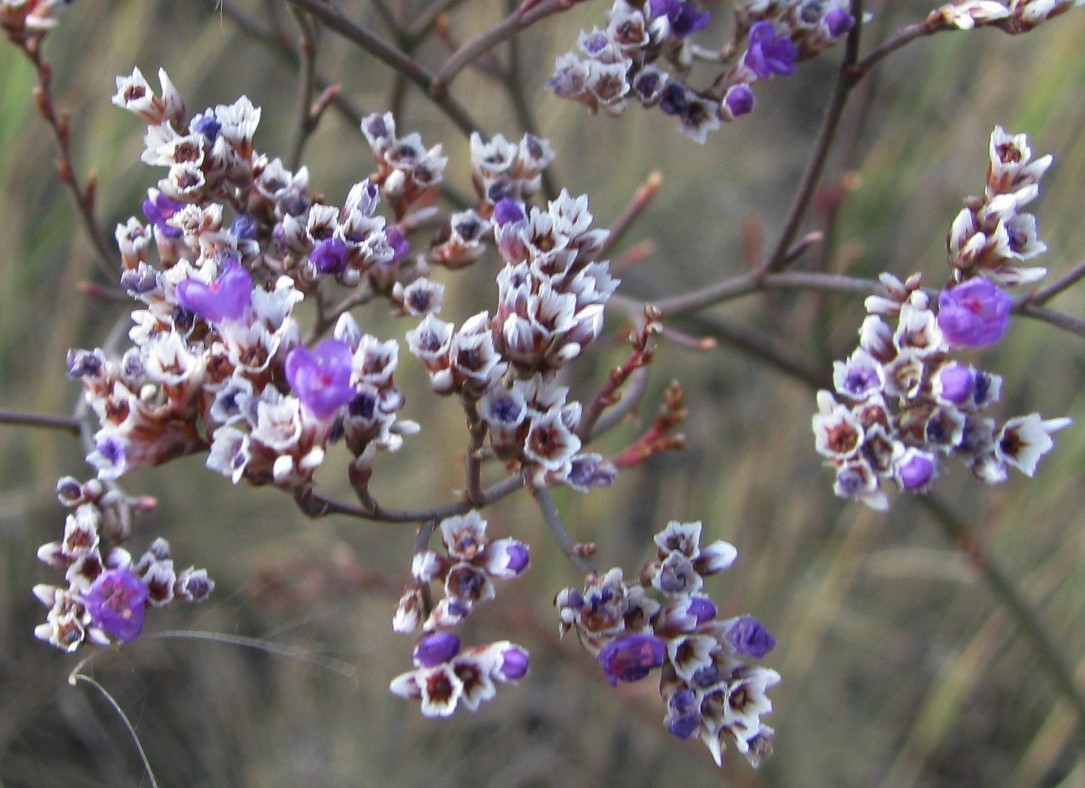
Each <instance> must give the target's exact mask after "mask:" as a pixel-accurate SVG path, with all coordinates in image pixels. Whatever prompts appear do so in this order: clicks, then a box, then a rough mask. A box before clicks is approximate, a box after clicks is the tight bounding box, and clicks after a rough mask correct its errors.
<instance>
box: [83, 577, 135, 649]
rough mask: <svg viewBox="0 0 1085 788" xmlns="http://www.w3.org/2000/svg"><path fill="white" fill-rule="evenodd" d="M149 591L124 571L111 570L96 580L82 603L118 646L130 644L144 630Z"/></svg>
mask: <svg viewBox="0 0 1085 788" xmlns="http://www.w3.org/2000/svg"><path fill="white" fill-rule="evenodd" d="M149 596H150V589H149V588H148V587H147V584H146V583H144V582H143V580H142V579H141V578H140V577H139V575H137V574H135V573H134V572H131V571H129V570H127V569H110V570H107V571H105V572H102V573H101V574H100V575H98V577H97V579H95V581H94V584H93V585H92V586H91V587H90V591H88V592H87V593H86V594H84V595H83V604H84V605H86V608H87V613H89V614H90V618H91V622H92V623H93V624H94V626H96V627H98V628H99V629H101V630H102V631H103V632H105V633H106V634H107V635H109V636H110V637H115V638H116V639H117V640H119V641H120V642H121V643H131V642H132V641H133V640H135V639H136V638H137V637H139V633H140V632H142V631H143V618H144V615H145V614H146V612H147V598H148V597H149Z"/></svg>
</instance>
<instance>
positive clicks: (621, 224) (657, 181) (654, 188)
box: [599, 170, 663, 257]
mask: <svg viewBox="0 0 1085 788" xmlns="http://www.w3.org/2000/svg"><path fill="white" fill-rule="evenodd" d="M662 183H663V173H661V172H660V171H659V170H654V171H652V172H651V173H649V174H648V177H647V178H646V179H645V181H644V183H642V184H641V185H640V186H639V187H638V188H637V191H636V192H634V194H633V199H631V200H630V201H629V205H627V206H626V207H625V210H624V211H622V215H621V216H619V217H618V218H617V219H615V220H614V222H613V223H612V224H611V225H610V234H609V235H608V236H607V239H606V241H604V242H603V246H602V248H601V249H600V250H599V257H606V256H607V255H608V254H610V250H611V249H613V248H614V247H615V246H616V245H617V244H618V242H619V241H621V239H622V237H623V236H624V235H625V233H626V231H627V230H629V228H630V227H632V226H633V223H634V222H635V221H636V220H637V218H638V217H639V216H640V215H641V214H642V213H644V210H645V209H646V208H647V207H648V205H649V204H650V203H651V202H652V200H653V199H654V198H655V196H656V194H657V193H658V192H659V187H660V185H661V184H662Z"/></svg>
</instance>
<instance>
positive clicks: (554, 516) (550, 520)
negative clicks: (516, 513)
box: [531, 488, 595, 574]
mask: <svg viewBox="0 0 1085 788" xmlns="http://www.w3.org/2000/svg"><path fill="white" fill-rule="evenodd" d="M531 493H532V495H534V496H535V502H536V503H537V504H538V505H539V511H541V512H542V516H543V520H544V522H545V523H546V527H547V528H549V529H550V533H551V534H553V536H554V539H556V540H557V543H558V546H559V547H560V548H561V552H563V553H565V557H566V558H568V559H569V560H570V561H572V562H573V564H574V565H575V566H576V568H577V569H579V570H580V571H582V572H584V573H585V574H591V573H595V567H594V566H592V565H591V562H590V561H589V560H588V559H586V558H585V557H584V556H583V554H582V553H581V551H580V549H579V547H580V546H579V545H578V544H577V543H576V542H574V541H573V537H571V536H570V535H569V532H568V531H567V530H566V529H565V525H564V524H563V523H562V522H561V516H560V515H559V514H558V510H557V508H556V507H555V506H554V501H553V499H552V498H551V497H550V493H549V492H547V491H546V490H545V489H534V488H533V489H532V490H531Z"/></svg>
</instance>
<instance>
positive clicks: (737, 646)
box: [724, 616, 776, 659]
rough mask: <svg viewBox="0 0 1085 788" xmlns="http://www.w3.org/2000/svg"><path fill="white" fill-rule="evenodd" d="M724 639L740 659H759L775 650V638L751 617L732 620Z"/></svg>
mask: <svg viewBox="0 0 1085 788" xmlns="http://www.w3.org/2000/svg"><path fill="white" fill-rule="evenodd" d="M724 639H725V640H726V641H727V645H729V646H730V647H731V648H732V649H734V651H735V653H736V654H738V655H739V656H740V657H751V658H753V659H761V657H763V656H765V655H766V654H768V653H769V652H770V651H772V650H773V649H774V648H776V638H774V637H773V636H772V635H771V634H769V631H768V630H767V629H765V627H764V626H762V624H761V622H760V621H758V620H757V619H756V618H754V617H753V616H740V617H738V618H736V619H734V620H733V621H732V622H731V625H730V627H728V629H727V633H726V634H725V635H724Z"/></svg>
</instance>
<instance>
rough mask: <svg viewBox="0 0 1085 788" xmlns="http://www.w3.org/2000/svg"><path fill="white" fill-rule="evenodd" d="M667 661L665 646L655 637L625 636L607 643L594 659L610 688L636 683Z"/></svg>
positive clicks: (661, 639) (662, 641)
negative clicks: (625, 683) (629, 682)
mask: <svg viewBox="0 0 1085 788" xmlns="http://www.w3.org/2000/svg"><path fill="white" fill-rule="evenodd" d="M666 657H667V643H666V641H664V640H663V638H658V637H656V636H655V635H626V636H625V637H620V638H617V639H616V640H612V641H610V642H609V643H607V644H606V645H605V646H603V648H602V649H601V650H600V651H599V654H598V655H597V656H596V657H595V660H596V662H598V663H599V664H600V665H602V666H603V670H604V672H605V673H606V674H607V678H608V679H610V683H611V685H612V686H613V685H616V684H617V683H618V682H619V681H639V680H640V679H642V678H644V677H645V676H647V675H648V674H649V673H650V672H651V671H652V669H653V668H658V667H659V666H660V665H662V664H663V660H664V659H666Z"/></svg>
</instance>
